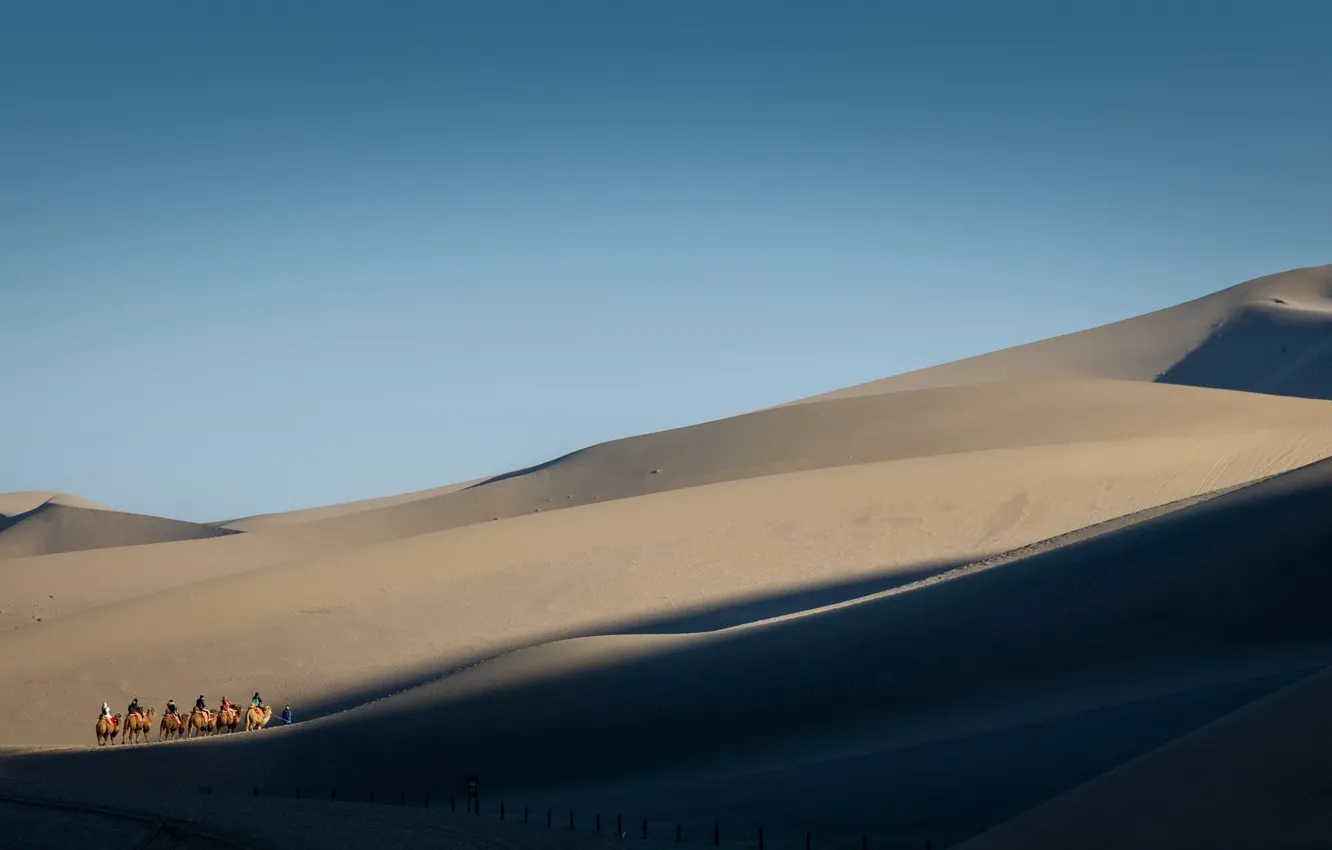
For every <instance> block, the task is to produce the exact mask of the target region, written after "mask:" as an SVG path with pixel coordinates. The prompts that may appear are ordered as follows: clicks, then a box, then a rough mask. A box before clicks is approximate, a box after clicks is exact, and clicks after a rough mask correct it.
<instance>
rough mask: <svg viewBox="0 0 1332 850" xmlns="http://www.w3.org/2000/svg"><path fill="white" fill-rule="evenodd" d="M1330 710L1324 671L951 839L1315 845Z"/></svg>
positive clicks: (1330, 794) (1324, 839) (1323, 842)
mask: <svg viewBox="0 0 1332 850" xmlns="http://www.w3.org/2000/svg"><path fill="white" fill-rule="evenodd" d="M1330 714H1332V670H1329V669H1324V670H1321V671H1319V672H1317V673H1314V674H1311V675H1310V676H1308V677H1307V678H1305V679H1302V680H1300V681H1298V682H1296V683H1295V684H1292V685H1289V686H1287V687H1285V688H1283V689H1281V690H1279V691H1277V692H1276V693H1274V694H1272V695H1271V696H1269V697H1267V698H1265V699H1262V700H1259V701H1256V702H1254V703H1253V704H1251V705H1247V706H1245V707H1243V708H1241V709H1239V710H1238V711H1235V712H1233V713H1231V714H1228V715H1226V716H1224V717H1222V718H1220V719H1219V720H1216V721H1214V722H1212V723H1209V724H1206V725H1204V726H1203V727H1202V728H1200V729H1197V730H1195V731H1192V732H1189V733H1187V734H1185V735H1183V736H1181V737H1180V738H1179V739H1178V740H1174V741H1171V742H1170V743H1168V744H1166V745H1164V746H1162V747H1160V748H1159V749H1156V750H1153V751H1151V752H1149V753H1147V754H1146V755H1143V756H1141V757H1139V758H1137V759H1134V760H1133V761H1131V762H1129V763H1128V764H1125V765H1123V766H1121V767H1118V768H1116V769H1114V770H1112V771H1110V772H1108V773H1106V774H1105V775H1103V776H1100V777H1097V778H1096V779H1094V780H1092V781H1091V782H1088V783H1086V784H1085V785H1082V786H1079V787H1078V788H1076V789H1074V790H1072V791H1070V792H1068V793H1067V794H1064V795H1061V796H1059V797H1058V798H1056V799H1054V800H1052V801H1050V802H1049V803H1046V804H1044V805H1041V806H1038V807H1037V808H1035V809H1033V810H1031V811H1029V812H1025V813H1023V814H1022V815H1020V816H1018V817H1016V818H1014V819H1012V820H1011V821H1008V822H1006V823H1004V824H1002V825H1001V826H999V827H996V828H995V829H993V830H989V831H987V832H986V833H985V834H984V835H982V836H980V837H978V838H976V839H975V840H973V841H969V842H967V843H966V844H964V845H962V847H965V848H966V850H1000V848H1020V847H1038V846H1039V847H1054V846H1077V847H1086V848H1089V850H1090V849H1091V848H1100V847H1104V848H1107V849H1108V848H1118V847H1143V848H1150V847H1162V848H1164V847H1171V848H1176V847H1198V848H1204V847H1205V848H1227V847H1234V848H1248V847H1326V846H1328V845H1329V844H1332V807H1329V806H1328V805H1327V801H1328V800H1329V799H1332V774H1329V772H1328V770H1327V765H1328V763H1329V760H1332V750H1330V748H1329V738H1328V735H1327V718H1328V716H1329V715H1330Z"/></svg>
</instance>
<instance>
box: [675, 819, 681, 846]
mask: <svg viewBox="0 0 1332 850" xmlns="http://www.w3.org/2000/svg"><path fill="white" fill-rule="evenodd" d="M675 843H676V844H679V843H680V824H678V823H677V824H676V825H675Z"/></svg>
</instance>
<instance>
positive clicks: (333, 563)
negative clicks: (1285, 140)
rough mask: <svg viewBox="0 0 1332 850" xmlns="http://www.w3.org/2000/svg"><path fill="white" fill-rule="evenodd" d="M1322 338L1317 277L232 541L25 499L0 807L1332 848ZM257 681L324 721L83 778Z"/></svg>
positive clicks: (19, 504)
mask: <svg viewBox="0 0 1332 850" xmlns="http://www.w3.org/2000/svg"><path fill="white" fill-rule="evenodd" d="M1330 318H1332V266H1327V267H1321V268H1311V269H1302V270H1297V271H1294V272H1288V273H1285V274H1281V275H1273V276H1271V277H1267V278H1260V279H1258V280H1254V281H1249V282H1247V283H1243V284H1240V285H1238V286H1233V287H1231V288H1229V289H1226V290H1222V291H1221V292H1218V293H1216V294H1215V295H1211V296H1208V297H1206V298H1202V299H1198V300H1195V301H1191V302H1188V303H1186V304H1181V305H1179V306H1177V307H1173V308H1170V309H1167V310H1162V311H1158V312H1156V313H1151V314H1148V315H1145V316H1140V317H1138V318H1135V319H1129V320H1127V321H1124V322H1118V323H1115V324H1112V325H1106V326H1103V327H1100V328H1094V329H1092V330H1089V331H1083V332H1080V333H1077V334H1070V335H1066V336H1062V337H1057V338H1054V339H1050V340H1044V341H1040V342H1036V343H1033V344H1030V345H1027V346H1020V347H1017V348H1012V349H1007V350H1005V351H999V352H994V353H992V354H987V355H982V356H980V357H975V358H970V359H968V360H962V361H958V362H956V363H950V364H944V365H942V366H938V367H934V368H932V369H926V370H921V371H918V372H913V373H908V374H905V375H899V376H895V377H892V378H887V379H884V380H882V381H876V382H872V383H870V384H864V385H860V386H857V387H852V388H848V389H845V390H840V391H836V392H832V393H828V394H825V395H822V396H817V397H814V398H811V399H804V400H802V401H799V402H794V403H791V404H788V405H783V406H780V407H775V408H770V409H766V410H760V411H756V412H753V413H749V414H745V415H741V416H735V417H729V418H726V419H721V420H716V421H712V422H705V423H701V424H698V425H695V426H691V427H687V428H678V429H672V430H669V431H662V432H657V433H651V434H643V435H638V436H633V437H628V438H625V439H621V440H615V441H611V442H607V443H602V444H599V445H594V446H589V447H587V448H585V449H582V450H579V451H576V452H573V453H570V454H568V455H565V456H563V457H559V458H554V459H552V460H550V461H548V462H546V463H543V464H540V465H537V466H535V467H532V468H528V469H520V470H514V471H510V472H506V473H502V474H498V475H495V476H493V477H490V478H487V479H483V480H480V481H472V482H465V483H462V484H456V485H449V486H444V487H439V488H434V489H430V490H423V491H418V492H415V493H408V494H403V495H400V496H388V497H381V498H375V499H367V500H363V501H359V502H348V503H343V504H338V505H329V506H324V507H319V508H311V509H306V510H301V511H292V512H287V513H278V514H265V515H257V516H251V517H245V518H241V519H234V520H227V521H222V522H217V523H211V524H208V525H197V524H194V523H180V522H176V521H173V520H166V519H160V518H156V517H142V516H136V515H131V514H125V513H122V512H118V511H114V510H112V509H109V508H105V507H103V506H98V505H93V504H91V503H83V502H80V501H79V500H76V499H74V498H73V497H65V496H56V495H55V494H50V493H19V494H5V495H0V514H3V517H4V518H3V519H0V557H3V558H4V561H3V563H0V576H3V579H4V592H3V596H0V683H5V684H6V685H7V687H4V688H0V717H4V718H5V720H6V722H5V723H3V724H0V745H7V746H9V747H11V749H10V750H8V751H6V752H0V779H8V780H10V781H14V780H18V779H22V780H24V781H37V780H42V781H50V782H55V783H57V784H58V785H59V786H60V787H63V788H65V789H78V788H85V789H86V788H88V787H90V785H89V783H92V784H95V785H96V786H97V787H106V786H107V785H110V784H115V785H119V786H125V785H126V784H129V785H134V784H142V783H148V782H151V783H155V787H156V786H162V787H178V788H184V789H188V788H192V787H195V786H197V785H198V784H199V782H198V779H197V778H198V777H199V776H201V775H207V776H208V777H209V778H210V781H211V782H213V783H215V784H216V785H218V786H220V787H221V788H222V791H223V793H224V794H225V793H231V792H236V791H243V790H246V789H251V788H253V787H256V786H261V787H263V788H265V789H268V793H271V794H281V793H289V792H293V791H294V789H295V787H297V786H299V787H302V788H305V789H307V790H318V791H319V793H323V789H325V788H326V787H330V788H331V787H332V786H333V785H334V784H336V787H337V788H338V789H339V793H340V794H343V793H349V794H368V792H369V791H371V790H375V789H381V790H382V789H385V788H397V789H401V790H410V791H411V792H412V793H417V794H420V793H425V792H427V791H428V792H430V793H434V794H453V793H457V792H458V791H459V787H460V786H459V783H460V782H461V781H462V778H463V777H464V776H466V775H467V774H468V773H469V772H476V773H479V774H480V775H481V776H483V777H484V782H485V786H486V788H487V789H488V792H487V793H488V794H490V795H491V796H490V797H489V798H488V799H490V800H492V801H493V800H494V799H495V795H497V794H502V795H504V798H506V799H508V800H510V801H512V802H514V803H515V804H520V803H531V804H532V805H538V806H547V805H549V806H557V807H558V806H565V807H571V808H575V809H577V810H578V811H579V812H584V813H587V812H604V813H611V812H623V813H625V814H630V813H633V814H635V815H642V816H649V817H651V818H652V819H653V820H654V822H679V823H681V824H684V825H686V826H687V828H688V829H689V830H690V831H691V834H693V835H698V834H701V833H702V831H703V830H705V829H707V828H708V827H709V826H710V825H711V823H713V821H714V819H721V820H723V821H724V822H725V823H727V824H730V825H731V827H729V828H730V829H732V830H734V832H733V833H729V834H733V835H734V836H735V837H734V838H733V839H730V840H733V841H735V842H737V844H738V843H745V844H752V843H753V841H754V838H755V836H754V835H753V834H752V833H749V832H745V830H749V829H752V828H753V827H754V826H755V825H757V824H759V823H762V824H766V825H767V826H768V828H769V829H770V830H771V832H770V833H769V834H770V835H772V836H781V835H784V836H786V837H785V838H783V839H782V840H781V841H777V840H775V839H774V841H773V843H772V846H774V847H776V846H778V845H779V844H781V842H782V841H785V842H786V844H791V846H797V845H798V844H799V843H800V842H801V841H803V836H804V830H806V829H813V830H815V832H816V834H817V835H819V836H820V837H821V842H828V843H827V844H826V845H824V846H833V845H834V844H836V845H837V846H856V841H858V840H859V839H860V837H861V835H862V834H867V835H869V836H870V837H871V839H872V841H873V843H874V846H875V847H876V848H879V850H895V848H897V847H904V848H905V847H920V846H923V841H924V839H925V838H930V839H931V840H932V841H934V842H935V843H934V846H938V847H942V846H949V845H950V844H954V843H956V842H960V841H964V840H970V841H972V842H973V844H971V845H968V846H974V847H975V848H976V850H983V848H995V850H999V848H1009V847H1012V848H1017V847H1027V846H1071V845H1082V844H1085V845H1086V846H1105V847H1107V848H1108V847H1111V846H1153V845H1154V844H1159V845H1160V846H1166V845H1167V844H1169V846H1172V847H1175V846H1181V845H1182V846H1197V847H1203V846H1228V845H1227V843H1229V846H1236V847H1239V846H1245V844H1246V842H1247V843H1248V845H1249V846H1252V844H1253V843H1259V842H1258V839H1259V838H1260V837H1264V836H1266V837H1267V838H1270V839H1271V840H1269V841H1267V843H1268V844H1272V845H1274V846H1275V845H1282V844H1283V843H1284V845H1285V846H1293V845H1295V844H1298V843H1299V842H1301V841H1303V842H1306V844H1307V845H1308V846H1317V845H1320V844H1326V843H1332V826H1330V824H1332V822H1330V821H1328V819H1327V818H1326V816H1325V815H1323V814H1320V812H1321V811H1323V809H1325V808H1326V807H1325V806H1322V802H1325V797H1326V795H1327V787H1326V786H1327V783H1325V782H1323V781H1322V780H1320V779H1317V778H1316V777H1314V778H1311V777H1309V775H1308V774H1309V772H1310V771H1311V770H1313V769H1314V761H1313V759H1314V757H1315V756H1317V754H1318V753H1321V750H1319V749H1318V748H1317V747H1312V748H1311V749H1308V750H1307V751H1306V750H1302V749H1300V746H1301V745H1300V743H1299V742H1300V741H1301V740H1306V739H1308V738H1309V736H1313V735H1316V731H1315V729H1316V727H1315V725H1314V724H1315V722H1316V718H1318V717H1321V713H1325V712H1324V709H1325V708H1326V706H1324V703H1325V702H1327V700H1326V699H1325V696H1326V694H1325V693H1324V692H1329V693H1332V691H1329V689H1328V687H1327V686H1326V681H1327V674H1326V673H1325V672H1320V671H1323V668H1325V667H1327V666H1328V665H1330V664H1332V620H1329V618H1327V617H1326V616H1325V612H1324V610H1323V609H1324V608H1325V607H1326V606H1325V605H1324V604H1323V600H1325V599H1326V598H1327V597H1328V596H1329V593H1330V592H1332V572H1329V571H1328V570H1327V569H1325V567H1326V562H1327V552H1328V551H1329V550H1330V549H1332V523H1328V522H1327V521H1326V520H1327V517H1328V516H1332V466H1329V464H1332V403H1330V402H1329V401H1328V399H1329V398H1332V324H1329V319H1330ZM242 532H243V533H242ZM217 535H220V536H217ZM126 636H134V637H135V640H133V641H128V640H127V639H126ZM255 690H258V691H260V692H261V694H262V695H263V697H264V698H265V699H266V700H267V701H269V702H270V703H272V704H274V705H275V706H276V707H279V708H280V707H281V705H283V704H288V703H289V704H291V705H292V706H293V707H294V708H295V709H296V713H297V719H298V721H300V722H298V723H297V724H296V725H295V726H293V727H292V728H289V729H274V730H268V731H265V732H263V733H261V734H249V735H241V736H240V737H237V738H235V739H230V738H226V739H220V740H209V741H201V742H197V743H194V742H192V743H189V744H183V745H177V744H167V745H157V744H154V745H152V746H149V747H142V748H137V749H133V750H129V749H127V748H122V747H117V748H115V750H114V751H111V752H103V753H97V754H90V753H88V752H87V751H86V749H85V748H86V747H87V746H88V745H89V744H90V743H91V742H92V722H93V719H94V717H95V709H96V708H97V706H99V705H100V703H101V702H102V701H103V700H107V701H108V702H110V703H111V704H112V706H113V707H114V708H116V709H117V710H123V706H124V704H125V703H126V702H127V701H128V699H129V698H130V697H132V696H138V697H139V698H140V699H141V700H142V701H143V702H144V703H146V704H148V705H153V706H156V707H158V708H159V709H160V708H161V706H162V705H163V704H164V702H165V700H166V699H167V698H174V699H176V700H177V701H178V702H180V703H181V704H183V705H184V704H188V703H189V702H190V701H192V699H193V697H194V696H195V695H197V694H200V693H203V694H204V695H205V696H206V698H207V699H208V701H209V702H210V703H213V704H216V702H217V699H218V698H219V697H220V696H221V695H223V694H226V695H228V696H230V697H232V698H233V699H236V700H244V699H246V698H247V697H248V696H249V695H250V694H251V693H253V692H254V691H255ZM48 747H50V748H52V749H46V748H48ZM1310 753H1313V754H1314V755H1310ZM1318 757H1321V756H1318ZM1230 780H1233V782H1231V781H1230ZM1228 783H1229V784H1228ZM344 789H345V790H344ZM1320 801H1321V802H1320ZM232 802H233V803H234V805H236V806H240V805H242V800H241V799H239V798H237V799H235V800H233V801H232ZM163 805H166V803H163ZM171 805H172V806H175V805H177V803H171ZM219 805H221V803H219ZM255 805H258V804H257V803H256V804H255ZM1319 806H1322V808H1319ZM1209 809H1211V810H1218V809H1224V816H1216V817H1215V819H1214V820H1213V821H1212V822H1211V823H1210V824H1206V823H1204V821H1205V820H1206V818H1207V817H1208V815H1207V813H1208V811H1209ZM219 811H221V809H219ZM256 811H257V810H256ZM1163 812H1165V813H1168V815H1169V816H1168V817H1167V816H1166V815H1165V814H1162V813H1163ZM201 816H202V815H201ZM236 817H241V816H239V815H238V816H236ZM242 819H243V818H242ZM407 823H408V821H403V824H407ZM1227 825H1228V826H1227ZM379 828H382V829H391V828H392V827H390V826H388V825H381V827H379ZM402 829H403V830H405V831H404V832H403V836H404V837H403V840H407V838H406V837H405V836H408V835H410V834H411V829H414V827H411V826H409V825H404V826H402ZM1089 831H1090V832H1092V833H1095V837H1094V840H1092V841H1084V840H1083V839H1084V838H1085V837H1086V835H1087V833H1088V832H1089ZM1167 838H1169V839H1172V840H1169V841H1168V840H1167ZM1203 838H1207V839H1209V840H1202V839H1203ZM788 839H789V840H788ZM385 840H387V839H385ZM484 840H485V841H490V840H491V838H485V839H484ZM571 840H572V838H571ZM1096 842H1100V843H1099V844H1098V843H1096ZM782 846H785V844H782Z"/></svg>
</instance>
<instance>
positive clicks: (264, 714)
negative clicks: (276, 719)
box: [245, 705, 273, 732]
mask: <svg viewBox="0 0 1332 850" xmlns="http://www.w3.org/2000/svg"><path fill="white" fill-rule="evenodd" d="M272 719H273V707H272V706H271V705H266V706H264V707H263V709H262V710H260V709H259V707H258V706H253V705H252V706H250V710H249V711H247V712H245V731H246V732H253V731H256V730H259V729H262V728H264V727H265V726H267V725H268V721H270V720H272Z"/></svg>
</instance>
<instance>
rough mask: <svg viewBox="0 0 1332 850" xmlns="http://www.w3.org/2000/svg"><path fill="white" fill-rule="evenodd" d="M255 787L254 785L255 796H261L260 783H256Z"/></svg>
mask: <svg viewBox="0 0 1332 850" xmlns="http://www.w3.org/2000/svg"><path fill="white" fill-rule="evenodd" d="M253 787H254V796H256V797H258V796H259V786H258V785H255V786H253Z"/></svg>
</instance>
